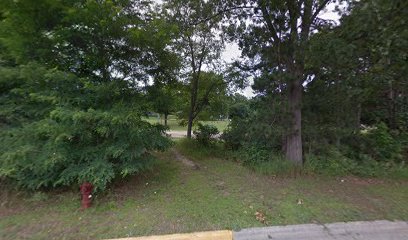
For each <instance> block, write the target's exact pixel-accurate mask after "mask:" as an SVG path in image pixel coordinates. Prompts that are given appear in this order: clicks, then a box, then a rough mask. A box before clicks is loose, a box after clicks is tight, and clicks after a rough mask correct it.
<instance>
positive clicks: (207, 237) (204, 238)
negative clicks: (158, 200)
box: [110, 230, 232, 240]
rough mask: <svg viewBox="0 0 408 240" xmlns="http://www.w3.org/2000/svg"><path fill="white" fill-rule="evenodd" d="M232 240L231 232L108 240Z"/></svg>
mask: <svg viewBox="0 0 408 240" xmlns="http://www.w3.org/2000/svg"><path fill="white" fill-rule="evenodd" d="M153 239H154V240H195V239H197V240H232V231H229V230H222V231H211V232H194V233H183V234H170V235H161V236H147V237H131V238H119V239H110V240H153Z"/></svg>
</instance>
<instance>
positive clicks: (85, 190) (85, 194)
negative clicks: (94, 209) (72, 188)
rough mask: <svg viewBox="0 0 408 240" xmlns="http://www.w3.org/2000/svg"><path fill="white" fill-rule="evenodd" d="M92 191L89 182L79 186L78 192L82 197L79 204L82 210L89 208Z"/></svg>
mask: <svg viewBox="0 0 408 240" xmlns="http://www.w3.org/2000/svg"><path fill="white" fill-rule="evenodd" d="M92 189H93V186H92V184H91V183H89V182H84V183H82V185H81V186H80V191H81V195H82V202H81V203H82V204H81V205H82V209H87V208H89V207H91V198H92V195H91V194H92Z"/></svg>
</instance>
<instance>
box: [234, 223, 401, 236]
mask: <svg viewBox="0 0 408 240" xmlns="http://www.w3.org/2000/svg"><path fill="white" fill-rule="evenodd" d="M232 239H234V240H271V239H273V240H323V239H324V240H408V222H402V221H398V222H391V221H372V222H348V223H344V222H341V223H331V224H303V225H289V226H275V227H263V228H249V229H243V230H241V231H234V232H233V238H232Z"/></svg>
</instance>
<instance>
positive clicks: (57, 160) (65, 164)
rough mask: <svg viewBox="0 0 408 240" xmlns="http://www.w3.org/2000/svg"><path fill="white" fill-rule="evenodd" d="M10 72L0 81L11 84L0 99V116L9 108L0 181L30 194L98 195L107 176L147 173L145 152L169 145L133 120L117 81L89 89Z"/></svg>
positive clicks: (38, 73) (158, 131)
mask: <svg viewBox="0 0 408 240" xmlns="http://www.w3.org/2000/svg"><path fill="white" fill-rule="evenodd" d="M15 72H16V74H15V75H16V76H18V77H16V76H13V75H0V80H1V81H0V83H1V82H7V81H14V82H18V83H19V84H18V85H17V84H16V86H12V87H10V88H9V89H8V90H7V91H5V92H0V94H1V95H0V97H5V98H7V99H12V101H0V109H5V110H7V109H15V110H12V111H11V113H10V116H11V114H12V116H13V121H12V122H11V120H7V121H5V122H6V124H7V126H8V127H7V128H6V127H4V128H0V142H1V143H2V144H1V145H0V179H1V178H7V179H8V180H10V181H12V182H14V183H16V185H17V186H20V187H23V188H26V189H32V190H36V189H40V188H51V187H59V186H69V185H73V184H80V183H82V182H83V181H89V182H91V183H93V184H94V186H95V189H96V190H103V189H104V188H105V187H106V186H107V184H108V183H109V182H111V181H112V180H113V179H114V178H115V177H120V176H121V177H125V176H127V175H130V174H134V173H138V172H141V171H143V170H146V169H148V168H149V167H150V166H151V165H152V163H153V157H152V156H151V155H150V154H149V152H151V151H154V150H164V149H166V148H167V147H169V146H170V144H171V141H170V140H169V139H168V138H166V137H164V130H163V128H161V127H160V126H153V125H151V124H149V123H147V122H144V121H142V120H141V111H138V109H137V96H135V95H136V93H135V92H133V90H132V88H130V87H129V86H128V85H127V84H129V83H127V82H125V81H124V82H121V81H119V80H118V81H117V82H116V83H115V84H112V83H110V82H98V83H97V84H95V82H96V81H91V80H89V79H80V78H77V77H76V76H75V75H72V74H69V73H65V72H61V71H58V70H46V69H45V68H41V67H38V66H36V65H32V66H30V65H28V66H24V67H22V68H21V69H15ZM8 76H9V77H8ZM8 78H10V79H8ZM15 78H17V79H18V80H19V81H16V79H15ZM0 99H1V98H0ZM135 102H136V104H135ZM16 105H17V106H18V108H15V107H14V106H16ZM26 109H27V110H29V111H26ZM4 115H5V114H4ZM4 115H3V112H2V111H0V120H1V119H2V116H4Z"/></svg>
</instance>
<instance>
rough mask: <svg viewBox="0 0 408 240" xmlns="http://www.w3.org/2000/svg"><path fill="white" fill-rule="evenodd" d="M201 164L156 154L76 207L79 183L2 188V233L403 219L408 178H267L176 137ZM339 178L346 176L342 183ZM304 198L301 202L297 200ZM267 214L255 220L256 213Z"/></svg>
mask: <svg viewBox="0 0 408 240" xmlns="http://www.w3.org/2000/svg"><path fill="white" fill-rule="evenodd" d="M175 149H176V150H177V151H178V152H179V153H181V154H183V155H184V156H185V157H188V158H189V159H190V160H192V161H194V162H195V163H197V164H198V165H199V169H198V170H194V169H191V168H190V167H188V166H184V165H183V164H182V163H180V162H179V161H178V160H177V159H176V156H175V155H174V152H172V151H168V152H165V153H157V157H158V158H159V161H158V164H157V166H156V168H155V169H154V170H153V171H152V172H149V173H146V174H145V175H143V176H136V177H132V178H129V179H126V181H120V182H117V183H115V184H113V186H112V187H111V188H110V189H109V190H108V191H107V192H106V193H104V194H97V195H95V196H94V206H93V207H92V208H91V209H89V210H86V211H81V210H79V204H80V201H79V194H78V192H77V190H76V189H73V190H66V191H63V192H61V191H59V192H49V193H36V194H23V193H20V192H15V191H11V190H8V191H7V190H5V188H1V189H2V190H1V191H0V200H1V202H0V239H26V238H30V239H102V238H119V237H128V236H141V235H151V234H165V233H176V232H192V231H204V230H215V229H240V228H247V227H259V226H264V225H278V224H279V225H282V224H298V223H313V222H336V221H352V220H374V219H390V220H394V219H399V220H408V205H407V204H406V199H408V182H406V181H405V182H403V181H381V180H370V179H360V178H352V177H345V178H332V177H310V176H305V177H301V178H290V177H286V178H283V177H271V176H266V175H263V174H259V173H257V172H255V171H253V170H251V169H249V168H247V167H244V166H241V165H240V164H239V163H237V162H235V161H233V160H224V159H222V158H224V157H225V154H226V153H225V152H224V151H223V149H222V148H221V147H220V146H216V147H215V148H212V149H208V148H203V147H199V146H197V145H196V144H195V143H194V142H191V141H187V140H180V141H178V142H177V144H176V146H175ZM341 180H343V181H341ZM299 202H301V204H298V203H299ZM257 211H258V212H261V213H262V214H264V215H265V216H266V222H265V223H261V222H259V221H258V220H257V219H256V217H255V213H256V212H257Z"/></svg>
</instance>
